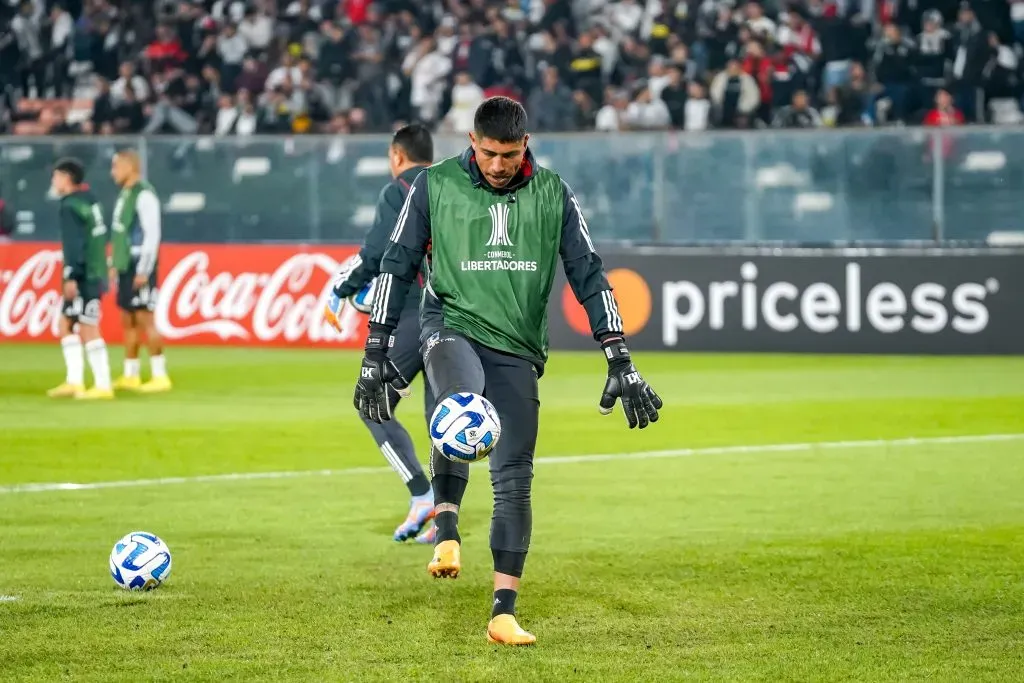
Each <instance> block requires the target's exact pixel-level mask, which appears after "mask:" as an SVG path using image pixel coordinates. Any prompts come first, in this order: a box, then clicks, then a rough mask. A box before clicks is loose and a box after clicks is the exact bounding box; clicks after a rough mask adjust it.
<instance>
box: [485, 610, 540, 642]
mask: <svg viewBox="0 0 1024 683" xmlns="http://www.w3.org/2000/svg"><path fill="white" fill-rule="evenodd" d="M487 642H488V643H491V644H492V645H533V644H534V643H536V642H537V636H535V635H533V634H532V633H530V632H529V631H524V630H523V629H522V627H521V626H520V625H519V622H518V621H516V618H515V617H514V616H512V615H511V614H499V615H498V616H496V617H494V618H493V619H491V623H489V624H487Z"/></svg>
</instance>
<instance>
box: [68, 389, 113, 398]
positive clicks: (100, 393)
mask: <svg viewBox="0 0 1024 683" xmlns="http://www.w3.org/2000/svg"><path fill="white" fill-rule="evenodd" d="M112 398H114V390H113V389H100V388H99V387H92V388H91V389H86V390H85V391H80V392H78V393H77V394H75V400H77V401H106V400H109V399H112Z"/></svg>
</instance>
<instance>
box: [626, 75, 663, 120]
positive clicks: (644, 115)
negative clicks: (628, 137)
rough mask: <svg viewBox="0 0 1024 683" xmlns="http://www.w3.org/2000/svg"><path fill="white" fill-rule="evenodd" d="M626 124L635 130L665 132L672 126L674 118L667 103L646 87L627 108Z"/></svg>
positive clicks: (641, 89)
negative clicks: (656, 97)
mask: <svg viewBox="0 0 1024 683" xmlns="http://www.w3.org/2000/svg"><path fill="white" fill-rule="evenodd" d="M626 124H627V125H628V126H629V127H630V128H631V129H633V130H664V129H666V128H668V127H669V126H670V125H671V124H672V117H671V116H670V115H669V112H668V107H666V106H665V103H664V102H662V101H661V100H660V99H655V97H654V95H653V94H652V93H651V89H650V87H649V86H644V87H642V88H640V90H639V92H637V95H636V98H635V99H634V100H633V101H632V102H630V103H629V106H628V107H626Z"/></svg>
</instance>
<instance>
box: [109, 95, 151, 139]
mask: <svg viewBox="0 0 1024 683" xmlns="http://www.w3.org/2000/svg"><path fill="white" fill-rule="evenodd" d="M111 91H113V89H111ZM145 125H146V117H145V114H144V112H143V110H142V103H141V102H140V101H139V99H138V97H136V93H135V87H134V86H131V85H129V86H127V87H125V89H124V90H123V92H122V94H121V100H120V101H117V104H116V105H115V109H114V130H115V131H117V132H118V133H125V134H135V133H140V132H142V128H143V126H145Z"/></svg>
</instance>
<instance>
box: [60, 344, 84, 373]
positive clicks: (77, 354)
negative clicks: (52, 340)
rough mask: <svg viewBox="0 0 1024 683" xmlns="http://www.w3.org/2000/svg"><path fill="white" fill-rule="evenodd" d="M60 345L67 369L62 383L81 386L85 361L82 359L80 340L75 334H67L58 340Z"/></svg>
mask: <svg viewBox="0 0 1024 683" xmlns="http://www.w3.org/2000/svg"><path fill="white" fill-rule="evenodd" d="M60 345H61V348H62V349H63V351H64V365H66V366H67V368H68V374H67V376H66V378H65V379H64V381H65V382H67V383H68V384H77V385H81V384H83V383H84V382H85V359H84V358H83V357H82V339H81V338H80V337H79V336H78V335H77V334H69V335H68V336H66V337H64V338H63V339H61V340H60Z"/></svg>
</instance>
